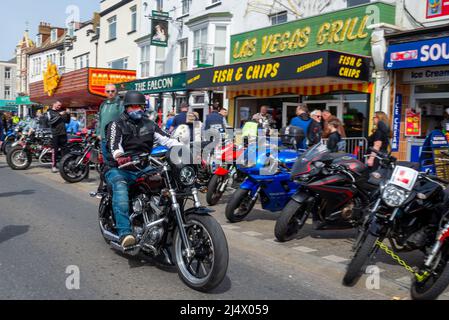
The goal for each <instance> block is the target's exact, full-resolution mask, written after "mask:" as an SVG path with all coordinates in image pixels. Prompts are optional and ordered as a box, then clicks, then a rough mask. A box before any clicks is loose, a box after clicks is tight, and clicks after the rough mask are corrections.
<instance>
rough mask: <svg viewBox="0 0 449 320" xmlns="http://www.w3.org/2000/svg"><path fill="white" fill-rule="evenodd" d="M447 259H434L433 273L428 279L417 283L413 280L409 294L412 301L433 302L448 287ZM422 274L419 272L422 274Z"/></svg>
mask: <svg viewBox="0 0 449 320" xmlns="http://www.w3.org/2000/svg"><path fill="white" fill-rule="evenodd" d="M447 262H448V261H447V258H440V259H435V266H434V268H433V271H430V274H429V276H428V277H426V278H424V279H423V280H422V281H418V279H417V278H416V277H414V279H413V283H412V287H411V289H410V294H411V297H412V299H413V300H435V299H437V298H438V296H439V295H440V294H442V293H443V292H444V290H446V288H447V286H448V285H449V265H448V263H447ZM423 272H424V270H423V271H421V272H420V273H421V274H422V273H423Z"/></svg>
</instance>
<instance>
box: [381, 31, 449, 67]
mask: <svg viewBox="0 0 449 320" xmlns="http://www.w3.org/2000/svg"><path fill="white" fill-rule="evenodd" d="M386 55H387V56H386V58H385V64H386V66H385V67H386V69H388V70H390V69H405V68H417V67H426V66H438V65H447V64H449V37H444V38H436V39H431V40H424V41H416V42H408V43H403V44H395V45H391V46H389V48H388V51H387V54H386Z"/></svg>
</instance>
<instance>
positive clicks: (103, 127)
mask: <svg viewBox="0 0 449 320" xmlns="http://www.w3.org/2000/svg"><path fill="white" fill-rule="evenodd" d="M104 90H105V94H106V100H105V101H103V103H102V104H101V106H100V109H99V112H98V122H97V125H96V127H97V130H96V136H97V138H98V140H100V141H101V153H102V154H103V159H104V161H105V163H106V164H108V163H110V162H111V161H113V158H112V155H111V154H110V152H109V151H108V148H107V142H106V139H105V137H106V131H107V126H108V125H109V124H110V123H112V122H113V121H116V120H118V119H119V118H120V115H121V114H122V113H123V112H124V111H125V109H124V108H123V103H122V101H121V99H120V97H119V96H118V92H117V87H116V86H115V85H114V84H107V85H106V86H105V87H104Z"/></svg>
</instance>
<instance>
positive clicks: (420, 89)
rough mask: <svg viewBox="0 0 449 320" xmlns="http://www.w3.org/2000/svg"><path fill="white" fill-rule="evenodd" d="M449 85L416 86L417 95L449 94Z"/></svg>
mask: <svg viewBox="0 0 449 320" xmlns="http://www.w3.org/2000/svg"><path fill="white" fill-rule="evenodd" d="M447 92H449V84H446V83H445V84H426V85H419V86H415V93H447Z"/></svg>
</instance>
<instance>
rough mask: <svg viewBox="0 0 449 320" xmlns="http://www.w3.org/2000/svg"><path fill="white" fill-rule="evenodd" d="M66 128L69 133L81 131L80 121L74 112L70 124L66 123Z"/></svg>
mask: <svg viewBox="0 0 449 320" xmlns="http://www.w3.org/2000/svg"><path fill="white" fill-rule="evenodd" d="M66 130H67V133H68V134H77V133H78V132H79V130H80V122H79V121H78V119H77V118H76V116H75V115H74V114H72V116H71V118H70V122H69V124H67V125H66Z"/></svg>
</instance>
